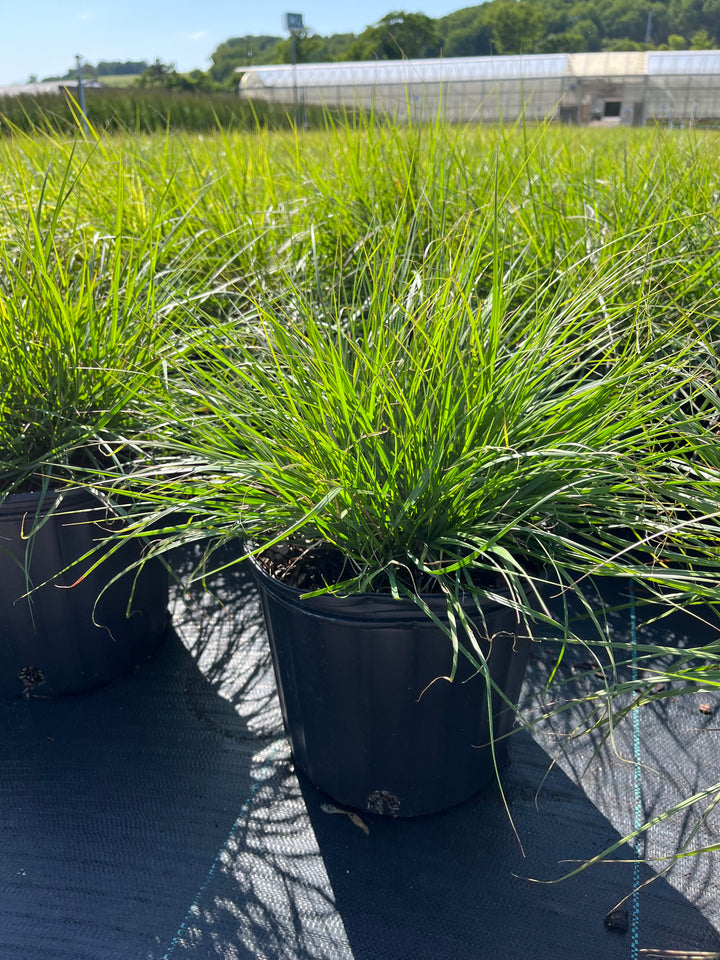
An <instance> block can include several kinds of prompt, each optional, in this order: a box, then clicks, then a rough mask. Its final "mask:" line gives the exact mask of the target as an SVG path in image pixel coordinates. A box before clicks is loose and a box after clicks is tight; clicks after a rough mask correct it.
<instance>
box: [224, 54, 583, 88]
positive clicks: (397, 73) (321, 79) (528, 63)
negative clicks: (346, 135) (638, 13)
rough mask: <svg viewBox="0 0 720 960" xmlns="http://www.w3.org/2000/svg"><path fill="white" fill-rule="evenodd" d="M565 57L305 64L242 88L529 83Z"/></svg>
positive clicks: (269, 71)
mask: <svg viewBox="0 0 720 960" xmlns="http://www.w3.org/2000/svg"><path fill="white" fill-rule="evenodd" d="M567 60H568V55H567V54H566V53H556V54H537V55H533V56H527V57H453V58H450V59H434V60H364V61H360V62H350V63H303V64H298V65H297V66H296V67H292V66H291V65H285V64H283V65H273V66H269V67H253V68H252V69H251V70H242V69H241V70H239V71H238V72H242V73H244V76H243V78H242V81H241V83H242V85H243V87H246V88H247V87H292V86H293V85H294V83H295V82H297V84H298V85H299V86H303V87H327V86H333V87H338V86H344V85H347V86H364V85H367V86H373V85H378V84H394V83H399V84H408V83H448V82H456V81H462V80H530V79H536V78H543V77H557V76H562V75H563V74H564V73H565V69H566V65H567Z"/></svg>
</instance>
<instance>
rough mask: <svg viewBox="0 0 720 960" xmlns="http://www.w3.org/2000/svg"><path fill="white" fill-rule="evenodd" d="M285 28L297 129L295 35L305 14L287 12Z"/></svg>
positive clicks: (300, 28)
mask: <svg viewBox="0 0 720 960" xmlns="http://www.w3.org/2000/svg"><path fill="white" fill-rule="evenodd" d="M284 20H285V29H286V30H287V31H288V33H289V34H290V62H291V63H292V75H293V104H294V107H295V129H296V130H297V128H298V88H297V58H296V54H295V37H296V35H297V34H298V33H300V31H301V30H302V29H303V15H302V14H301V13H286V14H285V17H284Z"/></svg>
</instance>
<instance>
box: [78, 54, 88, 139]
mask: <svg viewBox="0 0 720 960" xmlns="http://www.w3.org/2000/svg"><path fill="white" fill-rule="evenodd" d="M75 63H76V64H77V76H78V102H79V104H80V112H81V113H82V122H83V130H84V131H85V136H87V135H88V133H89V132H90V129H89V127H88V122H87V113H86V112H85V91H84V90H83V78H82V63H81V61H80V54H79V53H76V54H75Z"/></svg>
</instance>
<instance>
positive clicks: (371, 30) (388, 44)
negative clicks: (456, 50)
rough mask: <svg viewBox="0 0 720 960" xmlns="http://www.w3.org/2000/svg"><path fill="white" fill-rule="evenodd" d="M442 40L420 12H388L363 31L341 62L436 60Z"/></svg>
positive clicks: (433, 24) (434, 23)
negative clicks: (431, 58) (432, 58)
mask: <svg viewBox="0 0 720 960" xmlns="http://www.w3.org/2000/svg"><path fill="white" fill-rule="evenodd" d="M441 48H442V37H441V35H440V33H439V31H438V28H437V25H436V22H435V21H434V20H431V18H430V17H426V16H425V14H424V13H404V12H403V11H401V10H400V11H396V12H393V13H388V14H387V16H385V17H383V18H382V20H379V21H378V22H377V23H376V24H374V25H373V26H371V27H368V28H367V29H366V30H364V31H363V32H362V33H361V34H360V36H359V37H358V38H357V39H356V40H355V41H354V42H353V43H352V44H351V45H350V47H349V48H348V50H347V51H346V55H345V56H344V58H343V59H345V60H402V59H404V58H405V57H407V58H408V59H415V58H421V57H437V56H439V55H440V50H441Z"/></svg>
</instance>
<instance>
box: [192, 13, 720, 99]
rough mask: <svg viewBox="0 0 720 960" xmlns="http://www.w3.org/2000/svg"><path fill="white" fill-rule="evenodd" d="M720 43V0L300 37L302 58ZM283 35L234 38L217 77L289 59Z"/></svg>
mask: <svg viewBox="0 0 720 960" xmlns="http://www.w3.org/2000/svg"><path fill="white" fill-rule="evenodd" d="M719 43H720V0H488V2H486V3H483V4H480V5H479V6H473V7H466V8H464V9H462V10H457V11H455V12H454V13H451V14H448V15H447V16H446V17H440V18H438V19H432V18H431V17H428V16H425V14H422V13H405V12H403V11H396V12H392V13H388V14H387V15H386V16H385V17H383V18H382V19H381V20H379V21H378V22H377V23H375V24H373V25H372V26H369V27H367V28H366V29H365V30H364V31H363V32H362V33H360V34H358V35H355V34H334V35H331V36H322V35H320V34H318V33H315V32H313V31H311V30H305V31H304V32H303V33H302V35H300V36H298V37H297V38H296V43H295V48H296V58H297V61H298V62H299V63H322V62H328V61H343V60H397V59H402V58H403V57H408V58H411V59H412V58H417V57H421V58H427V57H429V58H432V57H440V56H443V57H472V56H493V55H496V54H521V53H528V54H530V53H582V52H586V51H588V52H592V51H600V50H610V51H613V50H688V49H691V50H692V49H694V50H707V49H715V48H716V47H717V46H718V44H719ZM289 62H290V41H289V39H287V38H282V37H253V36H244V37H234V38H232V39H229V40H227V41H225V43H222V44H220V46H219V47H218V48H217V49H216V50H215V52H214V53H213V54H212V65H211V67H210V69H209V71H208V72H209V75H210V77H211V78H212V79H213V80H215V81H218V82H222V81H223V80H225V79H227V78H229V77H232V76H233V75H234V72H235V70H236V69H237V68H242V67H246V68H247V67H250V66H252V65H258V64H272V63H289Z"/></svg>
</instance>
